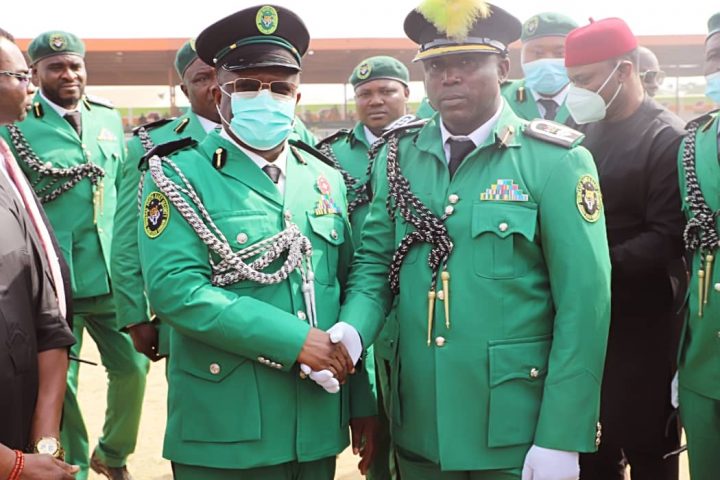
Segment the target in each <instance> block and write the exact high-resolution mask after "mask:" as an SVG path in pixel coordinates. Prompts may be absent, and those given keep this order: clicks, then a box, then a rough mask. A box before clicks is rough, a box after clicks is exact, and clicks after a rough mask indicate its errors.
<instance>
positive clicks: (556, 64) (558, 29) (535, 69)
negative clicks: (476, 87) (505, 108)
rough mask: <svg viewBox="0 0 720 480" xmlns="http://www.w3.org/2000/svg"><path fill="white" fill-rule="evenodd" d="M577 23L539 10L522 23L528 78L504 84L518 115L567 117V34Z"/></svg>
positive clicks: (522, 56) (561, 119)
mask: <svg viewBox="0 0 720 480" xmlns="http://www.w3.org/2000/svg"><path fill="white" fill-rule="evenodd" d="M577 26H578V24H577V23H576V22H575V21H574V20H573V19H571V18H570V17H568V16H566V15H563V14H561V13H554V12H545V13H539V14H537V15H534V16H532V17H530V19H529V20H527V21H526V22H525V23H523V26H522V35H521V37H520V39H521V41H522V50H521V52H520V61H521V62H522V69H523V73H524V74H525V78H523V79H521V80H512V81H508V82H505V83H504V84H503V86H502V94H503V96H504V97H505V99H506V100H507V101H508V103H509V104H510V107H511V108H512V109H513V111H514V112H515V114H516V115H517V116H518V117H520V118H524V119H525V120H532V119H534V118H545V119H547V120H554V121H556V122H559V123H565V121H566V120H567V119H568V115H569V114H568V111H567V108H566V107H565V97H566V96H567V88H568V85H570V80H568V76H567V70H566V69H565V62H564V57H565V37H566V36H567V34H568V33H570V31H571V30H573V29H574V28H577Z"/></svg>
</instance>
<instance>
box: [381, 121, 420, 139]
mask: <svg viewBox="0 0 720 480" xmlns="http://www.w3.org/2000/svg"><path fill="white" fill-rule="evenodd" d="M406 117H412V118H410V119H407V118H406ZM401 120H403V122H402V123H399V122H400V121H401ZM428 120H429V119H427V118H418V117H415V116H414V115H405V117H400V118H399V119H397V120H395V121H394V122H393V123H391V124H390V125H389V126H388V127H387V128H386V129H385V131H384V132H383V134H382V137H381V138H383V139H387V138H388V137H390V136H392V135H398V134H399V135H404V134H406V133H410V131H411V130H414V129H418V128H422V127H424V126H425V124H426V123H427V122H428Z"/></svg>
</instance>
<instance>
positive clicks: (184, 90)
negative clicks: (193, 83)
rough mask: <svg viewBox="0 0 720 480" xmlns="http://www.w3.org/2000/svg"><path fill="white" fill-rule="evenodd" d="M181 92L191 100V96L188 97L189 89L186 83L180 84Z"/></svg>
mask: <svg viewBox="0 0 720 480" xmlns="http://www.w3.org/2000/svg"><path fill="white" fill-rule="evenodd" d="M180 90H182V92H183V94H184V95H185V96H186V97H188V98H190V96H189V95H188V88H187V87H186V86H185V82H182V83H181V84H180Z"/></svg>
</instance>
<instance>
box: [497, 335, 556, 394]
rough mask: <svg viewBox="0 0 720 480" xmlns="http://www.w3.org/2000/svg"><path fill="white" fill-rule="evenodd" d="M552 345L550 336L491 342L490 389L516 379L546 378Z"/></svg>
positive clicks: (533, 379) (532, 379) (535, 379)
mask: <svg viewBox="0 0 720 480" xmlns="http://www.w3.org/2000/svg"><path fill="white" fill-rule="evenodd" d="M551 344H552V337H551V336H549V335H547V336H541V337H532V338H524V339H520V340H517V339H515V340H501V341H498V342H491V343H490V347H489V351H490V387H495V386H497V385H500V384H501V383H504V382H507V381H509V380H515V379H527V380H529V381H537V380H540V379H543V378H545V376H546V375H547V365H548V357H549V355H550V346H551Z"/></svg>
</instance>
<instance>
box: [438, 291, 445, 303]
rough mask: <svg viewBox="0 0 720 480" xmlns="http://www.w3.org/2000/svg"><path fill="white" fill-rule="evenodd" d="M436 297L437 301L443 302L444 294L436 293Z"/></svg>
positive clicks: (441, 292)
mask: <svg viewBox="0 0 720 480" xmlns="http://www.w3.org/2000/svg"><path fill="white" fill-rule="evenodd" d="M436 297H437V299H438V300H440V301H441V302H442V301H443V300H445V292H443V291H442V290H439V291H438V292H437V295H436Z"/></svg>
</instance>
